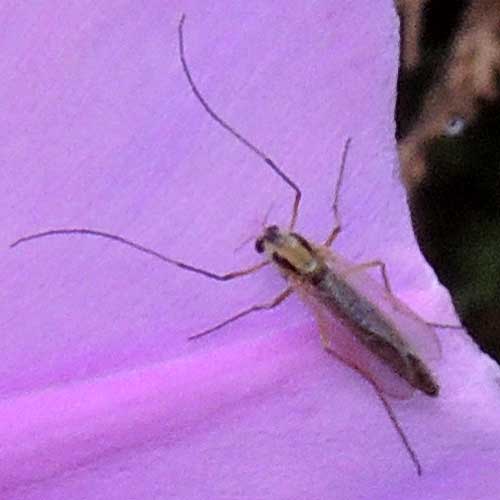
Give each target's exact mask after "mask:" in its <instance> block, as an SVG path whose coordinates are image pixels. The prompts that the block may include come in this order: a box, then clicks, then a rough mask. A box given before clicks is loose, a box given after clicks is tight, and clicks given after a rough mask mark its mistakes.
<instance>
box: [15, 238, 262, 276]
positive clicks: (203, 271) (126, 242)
mask: <svg viewBox="0 0 500 500" xmlns="http://www.w3.org/2000/svg"><path fill="white" fill-rule="evenodd" d="M73 234H79V235H86V236H96V237H98V238H106V239H108V240H112V241H117V242H118V243H122V244H124V245H127V246H129V247H132V248H134V249H135V250H139V252H142V253H145V254H147V255H151V256H152V257H155V258H157V259H160V260H162V261H164V262H168V263H169V264H172V265H173V266H176V267H179V268H181V269H184V270H186V271H191V272H193V273H197V274H201V275H202V276H206V277H207V278H211V279H214V280H217V281H228V280H231V279H233V278H237V277H239V276H245V275H247V274H251V273H253V272H255V271H257V270H258V269H260V268H262V267H264V266H266V265H268V264H269V262H268V261H263V262H260V263H259V264H256V265H255V266H253V267H251V268H248V269H244V270H241V271H234V272H231V273H226V274H217V273H213V272H211V271H207V270H206V269H202V268H200V267H196V266H192V265H191V264H186V263H185V262H181V261H179V260H175V259H172V258H170V257H167V256H166V255H163V254H161V253H160V252H157V251H156V250H153V249H151V248H148V247H145V246H143V245H140V244H139V243H135V242H133V241H131V240H127V239H126V238H123V237H122V236H118V235H117V234H112V233H106V232H104V231H96V230H94V229H53V230H51V231H44V232H42V233H35V234H31V235H29V236H23V237H22V238H19V239H18V240H16V241H14V243H11V245H10V248H14V247H16V246H18V245H21V244H22V243H26V242H28V241H32V240H36V239H39V238H45V237H47V236H56V235H73Z"/></svg>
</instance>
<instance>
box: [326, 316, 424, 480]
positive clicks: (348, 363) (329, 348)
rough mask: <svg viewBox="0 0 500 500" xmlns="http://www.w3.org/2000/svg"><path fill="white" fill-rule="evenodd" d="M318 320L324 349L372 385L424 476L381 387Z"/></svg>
mask: <svg viewBox="0 0 500 500" xmlns="http://www.w3.org/2000/svg"><path fill="white" fill-rule="evenodd" d="M317 319H318V327H319V332H320V337H321V342H322V344H323V347H324V349H325V350H326V351H327V352H328V353H329V354H330V355H331V356H333V357H334V358H336V359H337V360H338V361H340V362H341V363H343V364H344V365H346V366H348V367H349V368H351V370H354V371H355V372H357V373H358V374H359V375H361V376H362V377H363V378H364V379H365V380H366V381H367V382H369V383H370V384H371V386H372V387H373V389H374V390H375V393H376V394H377V396H378V398H379V400H380V401H381V403H382V405H383V406H384V409H385V411H386V412H387V415H388V417H389V420H390V421H391V423H392V425H393V426H394V429H395V430H396V432H397V434H398V436H399V438H400V439H401V442H402V443H403V446H404V447H405V449H406V451H407V452H408V455H409V456H410V459H411V461H412V462H413V464H414V465H415V468H416V469H417V474H418V475H419V476H421V475H422V466H421V465H420V461H419V460H418V457H417V454H416V453H415V451H414V450H413V448H412V447H411V445H410V442H409V441H408V438H407V437H406V434H405V433H404V430H403V428H402V427H401V424H400V423H399V421H398V419H397V416H396V414H395V413H394V410H393V409H392V406H391V405H390V404H389V402H388V401H387V399H386V398H385V396H384V394H383V392H382V390H381V389H380V387H379V386H378V385H377V384H376V383H375V382H374V381H373V380H372V379H371V378H370V377H369V376H368V375H367V374H366V373H364V371H363V370H361V369H360V368H359V367H358V366H356V365H355V364H354V363H353V362H351V361H350V360H349V359H346V358H344V357H343V356H341V355H340V354H339V353H338V352H337V351H336V350H335V349H334V348H333V347H332V345H331V342H330V339H329V338H328V333H327V328H326V322H325V320H324V318H323V317H322V316H321V315H319V316H318V317H317Z"/></svg>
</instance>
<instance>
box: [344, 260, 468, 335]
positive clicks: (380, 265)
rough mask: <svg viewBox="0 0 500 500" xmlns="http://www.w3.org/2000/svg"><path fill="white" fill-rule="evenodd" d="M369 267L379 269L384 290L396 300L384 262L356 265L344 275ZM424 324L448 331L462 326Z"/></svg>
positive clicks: (427, 322)
mask: <svg viewBox="0 0 500 500" xmlns="http://www.w3.org/2000/svg"><path fill="white" fill-rule="evenodd" d="M370 267H378V268H379V269H380V274H381V275H382V281H383V282H384V286H385V289H386V290H387V292H388V293H389V294H390V295H392V296H393V297H394V298H397V297H396V296H395V295H394V293H393V292H392V288H391V284H390V281H389V276H388V274H387V267H386V265H385V262H382V261H381V260H378V259H377V260H371V261H369V262H364V263H363V264H358V265H356V266H354V267H351V268H350V269H349V270H348V271H347V273H346V275H349V274H351V273H357V272H359V271H363V270H365V269H369V268H370ZM423 321H424V323H425V324H426V325H428V326H431V327H433V328H446V329H450V330H463V326H461V325H449V324H447V323H434V322H433V321H426V320H423Z"/></svg>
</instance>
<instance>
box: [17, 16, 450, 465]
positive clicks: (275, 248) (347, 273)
mask: <svg viewBox="0 0 500 500" xmlns="http://www.w3.org/2000/svg"><path fill="white" fill-rule="evenodd" d="M184 20H185V16H182V18H181V21H180V23H179V30H178V34H179V52H180V60H181V64H182V68H183V71H184V74H185V76H186V77H187V80H188V82H189V85H190V87H191V90H192V91H193V93H194V94H195V96H196V98H197V99H198V101H199V102H200V103H201V105H202V106H203V107H204V109H205V110H206V111H207V113H208V114H209V115H210V116H211V117H212V119H213V120H215V121H216V122H217V123H218V124H219V125H220V126H222V127H223V128H224V129H226V130H227V131H228V132H229V133H230V134H231V135H232V136H233V137H235V138H236V139H237V140H238V141H239V142H240V143H242V144H244V145H245V146H246V147H247V148H249V149H250V150H252V151H253V152H254V153H255V154H256V155H257V156H259V157H260V158H261V159H262V160H263V161H264V162H265V163H266V165H267V166H268V167H270V168H271V169H272V170H273V171H274V173H275V174H277V175H278V176H279V177H280V178H281V179H282V180H283V181H284V182H285V183H286V184H287V185H288V186H290V188H291V189H292V190H293V191H294V193H295V199H294V203H293V208H292V215H291V220H290V223H289V226H288V228H287V229H281V228H279V227H278V226H275V225H271V226H268V227H266V228H265V229H264V231H263V233H262V235H261V236H259V237H258V238H257V240H256V242H255V249H256V251H257V252H258V253H260V254H264V255H265V256H266V260H264V261H262V262H261V263H259V264H256V265H254V266H252V267H249V268H247V269H243V270H239V271H235V272H231V273H227V274H216V273H213V272H211V271H207V270H205V269H201V268H199V267H196V266H192V265H190V264H186V263H184V262H181V261H178V260H175V259H172V258H170V257H167V256H165V255H163V254H161V253H159V252H156V251H155V250H152V249H149V248H147V247H144V246H142V245H139V244H137V243H134V242H132V241H130V240H127V239H125V238H123V237H121V236H118V235H114V234H111V233H107V232H103V231H97V230H93V229H55V230H51V231H46V232H41V233H37V234H32V235H30V236H25V237H23V238H20V239H18V240H17V241H15V242H14V243H13V244H12V245H11V247H15V246H17V245H19V244H21V243H24V242H27V241H30V240H35V239H38V238H43V237H46V236H53V235H71V234H80V235H90V236H98V237H102V238H107V239H110V240H114V241H117V242H119V243H123V244H125V245H128V246H130V247H133V248H135V249H136V250H139V251H141V252H143V253H146V254H149V255H152V256H153V257H156V258H159V259H161V260H163V261H165V262H167V263H169V264H172V265H175V266H177V267H180V268H182V269H185V270H187V271H191V272H194V273H197V274H201V275H203V276H205V277H207V278H211V279H214V280H218V281H229V280H232V279H236V278H239V277H242V276H247V275H249V274H252V273H254V272H256V271H258V270H260V269H262V268H263V267H264V266H266V265H268V264H270V263H272V264H274V265H275V266H276V267H277V268H278V270H279V271H280V273H281V274H282V275H283V277H284V278H285V280H286V282H287V287H286V288H285V289H284V290H283V291H282V292H281V293H280V294H279V295H278V296H277V297H275V298H274V300H272V301H270V302H268V303H265V304H260V305H255V306H252V307H250V308H248V309H245V310H244V311H241V312H239V313H238V314H235V315H234V316H232V317H231V318H228V319H226V320H225V321H223V322H221V323H219V324H218V325H215V326H213V327H211V328H208V329H206V330H204V331H202V332H200V333H198V334H196V335H193V336H192V337H190V339H195V338H199V337H202V336H205V335H208V334H209V333H211V332H214V331H216V330H219V329H220V328H222V327H223V326H225V325H228V324H229V323H232V322H234V321H236V320H238V319H240V318H242V317H244V316H247V315H249V314H252V313H254V312H257V311H262V310H270V309H273V308H274V307H277V306H278V305H280V304H282V303H283V302H284V301H285V300H286V299H287V298H288V297H290V295H291V294H292V293H293V292H297V293H298V294H299V295H300V297H301V298H302V299H303V300H304V301H305V302H306V303H307V304H308V305H310V306H311V307H312V310H313V312H314V314H315V316H316V319H317V322H318V326H319V329H320V336H321V341H322V343H323V346H324V348H325V349H326V350H327V351H328V352H329V353H330V354H332V355H333V356H335V357H336V358H337V359H339V360H340V361H342V362H343V363H345V364H347V365H348V366H349V367H351V368H352V369H354V370H356V371H357V372H358V373H360V374H361V375H362V376H363V377H364V378H365V379H366V380H367V381H368V382H370V383H371V385H372V386H373V388H374V389H375V391H376V393H377V395H378V397H379V399H380V401H381V402H382V404H383V405H384V407H385V409H386V411H387V413H388V415H389V418H390V419H391V421H392V423H393V425H394V427H395V429H396V431H397V433H398V434H399V436H400V438H401V440H402V442H403V444H404V446H405V448H406V450H407V452H408V453H409V455H410V457H411V459H412V461H413V463H414V464H415V467H416V469H417V473H418V474H419V475H420V474H421V466H420V463H419V461H418V459H417V456H416V454H415V452H414V451H413V449H412V448H411V446H410V444H409V442H408V440H407V438H406V436H405V434H404V432H403V430H402V429H401V427H400V425H399V423H398V421H397V419H396V416H395V414H394V412H393V410H392V408H391V407H390V405H389V403H388V402H387V400H386V399H385V396H384V393H385V394H389V395H392V396H395V397H399V398H405V397H409V396H410V395H411V393H412V388H415V389H418V390H420V391H422V392H423V393H425V394H427V395H428V396H437V395H438V393H439V385H438V382H437V381H436V379H435V377H434V375H433V374H432V372H431V371H430V369H429V368H428V365H427V362H428V361H429V360H431V359H435V358H438V357H439V354H440V347H439V343H438V341H437V338H436V337H435V334H434V332H433V330H432V328H431V327H432V326H440V325H433V324H431V323H426V322H425V321H424V320H423V319H421V318H420V317H419V316H417V315H416V314H415V313H414V312H413V311H411V310H410V309H409V308H408V307H407V306H406V305H405V304H403V303H402V302H401V301H399V300H398V299H397V298H396V297H394V295H393V294H392V292H391V289H390V285H389V280H388V278H387V274H386V270H385V265H384V263H383V262H381V261H379V260H374V261H370V262H366V263H363V264H357V265H355V264H352V263H349V262H348V261H347V260H346V259H344V258H343V257H341V256H340V255H337V254H335V253H333V252H332V251H331V250H330V246H331V245H332V243H333V242H334V240H335V238H336V237H337V236H338V235H339V234H340V233H341V231H342V225H341V222H340V216H339V210H338V200H339V194H340V188H341V184H342V179H343V174H344V169H345V164H346V157H347V152H348V149H349V145H350V139H348V140H347V141H346V144H345V147H344V151H343V155H342V161H341V166H340V171H339V176H338V180H337V184H336V187H335V193H334V203H333V215H334V225H333V228H332V230H331V231H330V233H329V235H328V237H327V238H326V240H325V242H324V243H323V244H322V245H314V244H313V243H311V242H309V241H308V240H307V239H305V238H304V237H303V236H301V235H299V234H298V233H296V232H294V228H295V225H296V222H297V216H298V213H299V206H300V200H301V191H300V189H299V188H298V186H297V185H296V184H295V183H294V182H293V181H292V180H291V179H290V178H289V177H288V176H287V175H286V174H285V173H284V172H283V171H282V170H281V169H280V168H279V167H278V166H277V165H276V164H275V163H274V162H273V161H272V160H271V159H270V158H269V157H268V156H267V155H265V154H264V153H263V152H262V151H261V150H260V149H258V148H257V147H256V146H255V145H253V144H252V143H251V142H249V141H248V140H247V139H245V138H244V137H243V136H242V135H241V134H240V133H239V132H237V131H236V130H235V129H233V128H232V127H231V126H230V125H229V124H228V123H226V122H225V121H224V120H223V119H222V118H220V117H219V116H218V115H217V114H216V113H215V111H214V110H213V109H212V108H211V107H210V106H209V104H208V103H207V102H206V100H205V99H204V97H203V96H202V95H201V93H200V91H199V90H198V88H197V86H196V84H195V83H194V80H193V78H192V75H191V72H190V70H189V67H188V65H187V62H186V58H185V53H184V36H183V26H184ZM375 267H377V268H379V269H380V271H381V274H382V278H383V282H384V285H381V284H380V283H378V282H377V281H375V280H374V279H373V278H371V277H370V276H369V275H368V274H367V273H366V272H364V271H366V269H368V268H375ZM334 321H337V322H340V327H336V328H335V330H334V331H333V332H332V331H331V327H332V324H333V323H334ZM442 326H446V325H442ZM342 331H344V333H343V334H342ZM346 331H347V332H348V333H347V334H346ZM384 371H385V375H384ZM388 373H389V375H390V376H388ZM394 373H395V374H397V375H394Z"/></svg>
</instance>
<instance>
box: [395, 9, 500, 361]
mask: <svg viewBox="0 0 500 500" xmlns="http://www.w3.org/2000/svg"><path fill="white" fill-rule="evenodd" d="M395 3H396V8H397V10H398V14H399V16H400V21H401V23H400V26H401V28H400V29H401V51H400V69H399V75H398V85H397V103H396V113H395V115H396V116H395V119H396V138H397V141H398V148H399V154H400V168H401V177H402V180H403V182H404V184H405V187H406V190H407V197H408V203H409V207H410V210H411V216H412V224H413V228H414V231H415V234H416V237H417V240H418V243H419V245H420V248H421V251H422V253H423V254H424V256H425V258H426V259H427V261H428V262H429V263H430V265H431V266H432V267H433V268H434V271H435V272H436V274H437V276H438V278H439V280H440V281H441V283H442V284H443V285H444V286H445V287H447V288H448V290H449V291H450V293H451V296H452V299H453V302H454V305H455V308H456V310H457V312H458V314H459V316H460V318H461V320H462V323H463V325H464V326H465V327H466V328H467V330H468V332H469V334H470V335H471V336H472V337H473V338H474V339H475V341H476V342H477V343H478V344H479V346H480V347H481V348H482V349H483V351H485V352H487V353H488V354H490V355H491V356H492V357H493V358H495V359H496V360H497V361H500V258H499V256H500V96H499V70H500V0H468V1H466V0H426V1H424V0H396V1H395Z"/></svg>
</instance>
